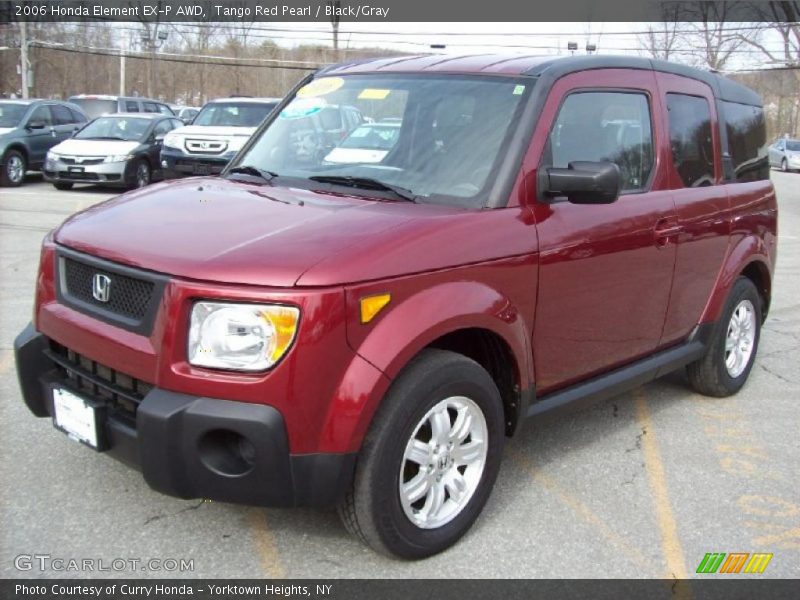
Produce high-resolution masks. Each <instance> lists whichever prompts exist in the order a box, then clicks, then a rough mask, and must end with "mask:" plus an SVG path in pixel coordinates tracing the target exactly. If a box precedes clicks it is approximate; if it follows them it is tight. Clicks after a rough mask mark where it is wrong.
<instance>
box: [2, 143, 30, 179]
mask: <svg viewBox="0 0 800 600" xmlns="http://www.w3.org/2000/svg"><path fill="white" fill-rule="evenodd" d="M27 170H28V164H27V161H26V160H25V156H24V155H23V154H22V153H21V152H20V151H19V150H9V151H8V152H7V153H6V155H5V158H4V159H3V171H2V173H0V184H2V185H5V186H8V187H16V186H18V185H21V184H22V182H23V181H25V172H26V171H27Z"/></svg>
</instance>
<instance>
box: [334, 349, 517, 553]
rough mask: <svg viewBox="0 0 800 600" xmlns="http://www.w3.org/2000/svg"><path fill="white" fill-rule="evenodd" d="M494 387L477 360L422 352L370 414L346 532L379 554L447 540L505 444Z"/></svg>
mask: <svg viewBox="0 0 800 600" xmlns="http://www.w3.org/2000/svg"><path fill="white" fill-rule="evenodd" d="M503 422H504V419H503V406H502V401H501V399H500V393H499V392H498V390H497V386H496V385H495V384H494V382H493V381H492V379H491V377H490V376H489V374H488V373H487V372H486V371H485V370H484V369H483V368H482V367H481V366H480V365H478V364H477V363H476V362H474V361H472V360H471V359H469V358H466V357H464V356H462V355H460V354H456V353H454V352H448V351H444V350H432V349H431V350H425V351H424V352H422V353H421V354H420V355H419V356H418V357H417V358H416V359H414V361H413V362H412V363H411V364H410V365H409V366H408V367H407V368H406V369H404V370H403V372H402V373H401V374H400V375H399V376H398V378H397V380H396V381H395V383H394V384H393V385H392V387H391V389H390V391H389V393H388V394H387V395H386V398H384V401H383V403H382V405H381V407H380V409H379V411H378V414H377V415H376V416H375V419H374V421H373V423H372V426H371V427H370V431H369V433H368V434H367V437H366V438H365V440H364V444H363V447H362V450H361V454H360V455H359V459H358V464H357V467H356V474H355V479H354V483H353V486H352V489H351V490H350V491H349V492H348V493H347V495H346V496H345V498H344V500H343V501H342V503H341V504H340V506H339V514H340V516H341V518H342V521H343V522H344V524H345V526H346V527H347V529H348V530H349V531H350V532H351V533H352V534H353V535H355V536H356V537H358V538H359V539H361V540H362V541H363V542H364V543H366V544H368V545H369V546H371V547H372V548H373V549H375V550H377V551H379V552H382V553H384V554H390V555H395V556H399V557H402V558H409V559H416V558H424V557H426V556H430V555H432V554H435V553H437V552H441V551H442V550H444V549H446V548H448V547H449V546H451V545H452V544H454V543H455V542H456V541H457V540H458V539H459V538H460V537H461V536H462V535H464V533H466V532H467V530H468V529H469V528H470V527H471V526H472V524H473V522H474V521H475V519H476V518H477V517H478V515H479V514H480V512H481V510H482V509H483V506H484V504H485V503H486V500H487V499H488V497H489V494H490V493H491V490H492V486H493V485H494V481H495V479H496V477H497V473H498V471H499V468H500V457H501V453H502V448H503V442H504V436H505V433H504V428H503Z"/></svg>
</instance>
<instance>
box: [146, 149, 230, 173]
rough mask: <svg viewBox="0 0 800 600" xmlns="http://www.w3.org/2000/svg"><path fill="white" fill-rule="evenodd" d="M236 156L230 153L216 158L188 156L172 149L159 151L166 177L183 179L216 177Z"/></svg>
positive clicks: (196, 155) (199, 155) (202, 155)
mask: <svg viewBox="0 0 800 600" xmlns="http://www.w3.org/2000/svg"><path fill="white" fill-rule="evenodd" d="M234 156H236V152H233V151H230V152H226V153H225V154H220V155H217V156H213V155H204V154H188V153H186V152H183V151H182V150H179V149H177V148H172V147H166V146H165V147H163V148H162V149H161V168H162V169H164V171H165V172H166V173H167V174H168V175H167V176H168V177H183V176H187V175H218V174H219V173H221V172H222V170H223V169H224V168H225V167H226V165H227V164H228V163H229V162H230V161H231V159H232V158H233V157H234Z"/></svg>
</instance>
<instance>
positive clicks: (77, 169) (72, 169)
mask: <svg viewBox="0 0 800 600" xmlns="http://www.w3.org/2000/svg"><path fill="white" fill-rule="evenodd" d="M85 170H86V169H84V168H83V167H67V171H69V172H70V173H83V172H84V171H85Z"/></svg>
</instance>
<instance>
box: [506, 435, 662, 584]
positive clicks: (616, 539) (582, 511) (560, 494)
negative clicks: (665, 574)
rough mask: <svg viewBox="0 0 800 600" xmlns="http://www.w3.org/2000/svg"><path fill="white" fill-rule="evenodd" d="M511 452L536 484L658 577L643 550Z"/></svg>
mask: <svg viewBox="0 0 800 600" xmlns="http://www.w3.org/2000/svg"><path fill="white" fill-rule="evenodd" d="M511 454H512V458H513V459H514V460H515V461H516V462H517V463H519V464H520V465H522V466H523V467H524V468H525V469H526V470H527V471H529V472H530V473H531V475H532V476H533V479H534V481H535V482H536V483H537V484H539V485H541V486H542V487H543V488H544V489H546V490H547V491H548V492H550V493H551V494H553V495H554V496H556V497H557V498H558V499H559V500H560V501H561V502H563V503H564V504H566V505H567V506H568V507H569V508H571V509H572V510H573V511H574V512H575V513H576V514H577V515H578V516H579V517H581V518H582V519H583V520H584V521H586V522H587V523H588V524H590V525H592V526H593V527H594V528H595V529H597V531H598V532H599V533H600V534H601V535H602V536H603V537H604V538H606V539H607V540H608V541H610V542H611V543H612V544H614V545H615V546H616V547H617V548H619V549H620V550H621V551H622V553H623V554H625V556H627V557H628V558H629V559H630V560H631V561H632V562H633V563H635V564H637V565H639V566H640V567H642V568H643V569H646V570H647V572H648V573H649V575H650V576H651V577H658V576H659V575H660V573H659V571H660V569H659V568H658V566H656V565H655V564H654V563H653V562H652V561H650V560H648V559H647V558H646V557H645V553H644V552H642V551H641V550H639V549H638V548H634V547H633V546H631V545H630V544H629V543H628V542H627V541H626V540H625V539H624V538H623V537H621V536H620V535H619V534H617V533H616V532H615V531H614V530H613V529H611V528H610V527H609V526H608V525H607V524H606V522H605V521H604V520H603V519H602V518H601V517H600V516H598V515H597V514H596V513H595V512H594V511H592V509H591V508H589V507H588V506H586V505H585V504H584V503H583V502H581V501H580V500H579V499H577V498H575V497H574V496H573V495H571V494H570V493H569V492H567V491H566V490H565V489H564V488H562V487H561V486H560V485H558V483H557V482H556V481H555V480H554V479H553V478H552V477H550V476H549V475H547V474H546V473H543V472H542V471H541V470H540V469H537V468H536V467H535V466H534V465H533V464H532V463H531V460H530V459H529V458H527V457H526V456H524V455H522V454H521V453H520V452H518V451H516V450H512V451H511ZM640 575H641V576H645V573H640Z"/></svg>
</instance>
